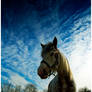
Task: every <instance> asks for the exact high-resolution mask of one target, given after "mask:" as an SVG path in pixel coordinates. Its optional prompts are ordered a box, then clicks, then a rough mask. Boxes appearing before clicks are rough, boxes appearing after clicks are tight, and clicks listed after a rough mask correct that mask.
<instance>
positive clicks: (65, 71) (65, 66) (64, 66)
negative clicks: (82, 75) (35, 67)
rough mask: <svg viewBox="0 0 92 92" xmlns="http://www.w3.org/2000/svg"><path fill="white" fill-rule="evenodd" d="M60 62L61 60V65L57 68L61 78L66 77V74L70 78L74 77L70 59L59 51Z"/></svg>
mask: <svg viewBox="0 0 92 92" xmlns="http://www.w3.org/2000/svg"><path fill="white" fill-rule="evenodd" d="M58 62H59V66H58V69H57V73H58V76H60V78H61V80H62V78H65V76H67V77H68V78H69V79H70V80H71V79H73V76H72V72H71V70H70V66H69V63H68V60H67V58H66V57H65V56H64V55H63V54H62V53H60V52H59V58H58Z"/></svg>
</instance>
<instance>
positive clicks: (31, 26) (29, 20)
mask: <svg viewBox="0 0 92 92" xmlns="http://www.w3.org/2000/svg"><path fill="white" fill-rule="evenodd" d="M29 1H30V2H29ZM90 8H91V5H90V0H89V1H88V0H62V1H53V0H49V1H47V0H45V1H44V2H43V0H38V1H37V0H35V1H33V0H23V1H21V0H19V1H18V0H13V1H10V2H7V1H6V0H3V2H2V17H1V18H2V21H1V24H2V25H1V83H2V84H3V83H7V82H9V83H12V84H13V85H21V86H22V87H24V86H25V85H26V84H28V83H33V84H34V85H36V86H37V88H38V89H39V90H43V89H45V88H47V85H48V83H49V82H50V80H51V79H52V78H53V76H51V77H50V78H49V79H46V80H41V79H40V78H39V76H38V75H37V68H38V66H39V64H40V61H41V55H40V54H41V46H40V42H41V43H47V42H48V41H52V40H53V38H54V37H55V36H56V37H57V39H58V48H59V50H60V51H61V52H63V53H64V54H65V55H66V57H67V58H68V60H69V64H70V67H71V69H72V72H73V74H74V78H75V81H76V84H77V88H80V87H84V86H87V87H88V88H91V83H90V80H91V77H90V76H91V75H90V62H91V59H90V58H91V55H90V50H91V48H90V42H91V9H90Z"/></svg>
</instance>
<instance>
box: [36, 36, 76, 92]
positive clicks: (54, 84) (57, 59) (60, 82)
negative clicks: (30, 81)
mask: <svg viewBox="0 0 92 92" xmlns="http://www.w3.org/2000/svg"><path fill="white" fill-rule="evenodd" d="M41 47H42V51H41V57H42V61H41V63H40V66H39V67H38V70H37V73H38V75H39V76H40V78H41V79H46V78H48V77H49V76H51V75H52V74H56V75H55V77H54V78H53V79H52V80H51V82H50V83H49V85H48V92H76V84H75V81H74V78H73V74H72V71H71V69H70V66H69V62H68V59H67V58H66V57H65V56H64V54H63V53H61V52H60V51H59V49H58V48H57V38H56V37H54V39H53V41H52V42H48V43H47V44H42V43H41Z"/></svg>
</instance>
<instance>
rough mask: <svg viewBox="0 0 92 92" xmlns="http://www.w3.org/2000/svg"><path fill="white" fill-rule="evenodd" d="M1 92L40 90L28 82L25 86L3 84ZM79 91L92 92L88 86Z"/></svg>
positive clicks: (32, 91) (33, 91) (31, 91)
mask: <svg viewBox="0 0 92 92" xmlns="http://www.w3.org/2000/svg"><path fill="white" fill-rule="evenodd" d="M1 92H39V91H38V89H37V88H36V86H35V85H33V84H27V85H26V86H25V88H24V89H23V88H21V86H19V85H16V86H15V87H14V86H12V85H11V84H3V85H1ZM41 92H47V90H43V91H41ZM78 92H91V90H90V89H88V88H87V87H84V88H80V89H79V90H78Z"/></svg>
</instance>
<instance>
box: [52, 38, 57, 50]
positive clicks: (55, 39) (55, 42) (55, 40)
mask: <svg viewBox="0 0 92 92" xmlns="http://www.w3.org/2000/svg"><path fill="white" fill-rule="evenodd" d="M53 45H54V47H55V48H56V49H57V38H56V37H54V40H53Z"/></svg>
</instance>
